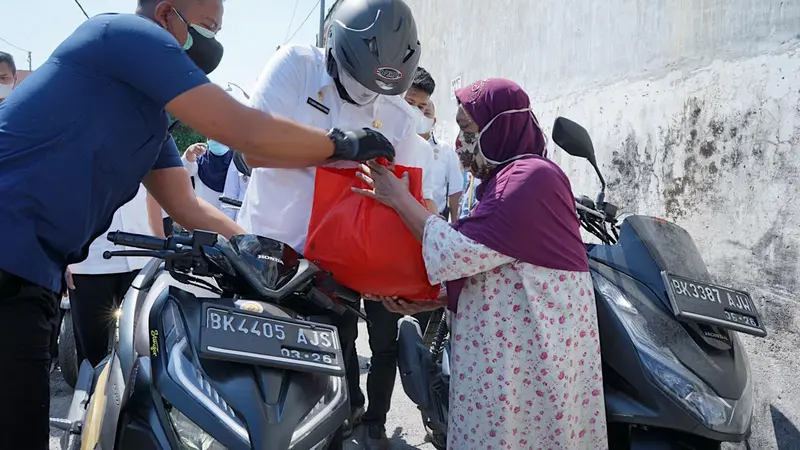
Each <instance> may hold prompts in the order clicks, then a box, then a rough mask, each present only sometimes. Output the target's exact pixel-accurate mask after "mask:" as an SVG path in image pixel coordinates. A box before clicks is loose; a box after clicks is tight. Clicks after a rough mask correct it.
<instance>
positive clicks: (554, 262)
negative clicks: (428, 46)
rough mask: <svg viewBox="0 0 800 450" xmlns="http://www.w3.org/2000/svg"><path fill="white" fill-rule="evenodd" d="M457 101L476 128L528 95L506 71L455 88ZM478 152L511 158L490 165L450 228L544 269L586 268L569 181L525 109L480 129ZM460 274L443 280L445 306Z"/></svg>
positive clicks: (453, 301)
mask: <svg viewBox="0 0 800 450" xmlns="http://www.w3.org/2000/svg"><path fill="white" fill-rule="evenodd" d="M456 97H457V98H458V101H459V103H460V104H461V105H462V106H463V107H464V109H465V110H466V111H467V113H469V115H470V116H471V117H472V120H474V121H475V122H476V123H477V124H478V126H479V127H481V129H483V127H485V126H486V124H488V123H489V121H491V120H492V119H493V118H495V116H497V115H498V114H500V113H502V112H504V111H509V110H519V109H528V108H530V99H529V98H528V95H527V94H526V93H525V91H523V90H522V88H521V87H519V86H518V85H517V84H516V83H514V82H512V81H509V80H505V79H498V78H493V79H488V80H483V81H478V82H475V83H473V84H471V85H469V86H467V87H465V88H462V89H459V90H458V91H456ZM480 144H481V149H482V150H483V153H484V155H485V156H486V157H487V158H489V159H492V160H495V161H507V160H509V159H511V158H514V157H520V156H522V155H530V156H528V157H523V158H521V159H516V160H514V161H512V162H510V163H508V164H504V165H501V166H500V167H498V168H497V169H495V170H494V171H493V172H492V174H491V175H490V177H489V179H487V180H482V182H481V185H480V186H479V187H478V189H477V192H476V194H477V197H478V205H477V206H476V207H475V210H474V211H473V212H472V214H471V215H470V216H469V217H466V218H464V219H461V220H459V221H458V223H457V224H456V225H454V228H455V229H456V230H458V231H459V232H460V233H462V234H464V235H465V236H467V237H468V238H470V239H472V240H474V241H476V242H479V243H481V244H483V245H485V246H487V247H489V248H491V249H492V250H495V251H497V252H500V253H502V254H504V255H507V256H511V257H512V258H514V259H518V260H520V261H523V262H526V263H529V264H533V265H536V266H540V267H546V268H550V269H558V270H565V271H574V272H586V271H588V270H589V265H588V263H587V260H586V248H585V247H584V245H583V242H582V240H581V235H580V223H579V222H578V217H577V214H576V213H575V199H574V197H573V195H572V187H571V186H570V183H569V179H568V178H567V176H566V175H565V174H564V172H563V171H562V170H561V169H560V168H559V167H558V166H557V165H556V164H555V163H554V162H552V161H550V160H548V159H545V158H544V156H545V154H546V147H545V140H544V133H543V132H542V130H541V129H540V128H539V126H538V124H536V123H535V122H534V121H533V119H532V118H531V115H530V114H528V113H511V114H503V115H502V116H499V117H497V119H495V121H494V122H492V125H491V126H490V127H489V128H488V129H486V130H485V132H483V134H482V135H481V142H480ZM464 281H465V280H464V279H463V278H462V279H460V280H456V281H451V282H448V283H447V294H448V307H449V308H450V309H451V310H453V311H455V310H456V305H457V303H458V297H459V295H460V294H461V289H462V288H463V286H464Z"/></svg>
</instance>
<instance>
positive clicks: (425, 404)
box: [397, 316, 434, 409]
mask: <svg viewBox="0 0 800 450" xmlns="http://www.w3.org/2000/svg"><path fill="white" fill-rule="evenodd" d="M397 348H398V351H397V367H398V369H399V370H400V380H401V381H402V383H403V390H404V391H405V392H406V395H407V396H408V398H410V399H411V401H412V402H414V403H415V404H416V405H417V406H419V407H420V408H421V409H428V408H430V407H431V396H430V385H431V383H432V382H433V380H432V379H431V376H432V375H431V374H432V372H433V369H434V363H433V360H432V359H431V352H430V349H428V348H427V347H425V344H424V343H423V341H422V330H421V329H420V326H419V322H418V321H417V319H415V318H413V317H411V316H405V317H403V318H402V319H400V320H399V321H398V322H397Z"/></svg>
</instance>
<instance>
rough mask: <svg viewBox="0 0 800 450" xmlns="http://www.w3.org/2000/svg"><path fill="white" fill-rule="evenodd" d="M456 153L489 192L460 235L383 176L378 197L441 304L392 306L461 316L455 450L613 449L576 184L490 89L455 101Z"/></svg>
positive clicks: (470, 91)
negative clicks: (415, 250) (410, 240)
mask: <svg viewBox="0 0 800 450" xmlns="http://www.w3.org/2000/svg"><path fill="white" fill-rule="evenodd" d="M456 96H457V98H458V102H459V111H458V115H457V116H456V121H457V122H458V125H459V127H460V128H461V133H460V135H459V139H458V142H457V144H458V145H457V152H458V153H459V157H460V158H461V161H462V163H463V166H464V168H465V169H467V170H469V171H470V172H471V173H472V174H473V175H474V176H475V177H477V178H478V179H480V180H481V184H480V186H479V187H478V189H477V196H478V199H479V201H478V204H477V206H476V207H475V209H474V210H473V212H472V214H471V215H470V216H469V217H466V218H463V219H461V220H460V221H459V222H458V223H457V224H455V225H453V226H452V227H451V226H450V225H448V223H447V222H446V221H444V220H442V219H441V218H439V217H437V216H435V215H432V214H431V213H429V212H428V211H427V210H426V209H425V207H424V206H423V205H420V204H419V203H418V202H417V201H416V200H414V198H413V197H412V196H411V195H410V194H409V192H408V188H407V186H406V184H405V182H404V180H402V179H399V178H397V177H395V176H394V175H393V174H392V173H391V172H389V171H388V170H386V169H384V168H383V167H381V166H380V165H377V164H373V163H370V164H369V165H368V166H364V167H363V170H364V174H363V175H362V179H363V180H364V181H365V182H366V183H367V184H368V185H369V186H370V189H369V190H358V189H355V190H356V191H357V192H360V193H361V194H363V195H365V196H367V197H370V198H374V199H376V200H378V201H380V202H382V203H384V204H385V205H387V206H389V207H391V208H393V209H394V210H395V211H397V213H398V214H399V216H400V217H401V218H402V219H403V221H404V222H405V224H406V225H407V227H408V228H409V229H410V230H411V231H412V233H414V234H415V235H416V236H417V237H418V239H419V240H420V241H421V242H422V252H423V257H424V260H425V265H426V269H427V272H428V278H429V280H430V282H431V283H442V282H446V285H447V289H446V291H447V297H446V299H442V300H440V301H432V302H430V301H429V302H406V301H403V300H396V299H383V302H384V304H385V305H386V307H387V308H389V309H391V310H393V311H395V312H400V313H403V314H413V313H416V312H419V311H422V310H426V309H434V308H436V307H440V306H442V305H443V304H446V305H447V306H448V308H449V309H450V310H451V311H453V312H454V313H455V314H454V320H453V329H452V332H451V337H452V341H451V342H452V344H453V345H452V350H453V354H452V375H451V389H450V423H449V426H448V448H450V449H477V448H481V449H529V448H531V449H533V448H543V449H554V448H561V449H599V448H606V447H607V444H606V420H605V413H604V405H603V391H602V389H603V383H602V373H601V364H600V344H599V341H598V333H597V318H596V310H595V304H594V297H593V288H592V280H591V277H590V275H589V272H588V264H587V260H586V253H585V248H584V246H583V244H582V242H581V237H580V232H579V223H578V219H577V217H576V214H575V206H574V200H573V196H572V190H571V187H570V183H569V180H568V179H567V177H566V175H565V174H564V173H563V172H562V171H561V169H559V167H558V166H557V165H556V164H555V163H553V162H551V161H549V160H548V159H545V157H544V156H545V138H544V135H543V133H542V131H541V129H540V128H539V125H538V123H537V121H536V118H535V116H534V115H533V112H532V111H531V106H530V100H529V98H528V95H527V94H526V93H525V92H524V91H523V90H522V88H520V87H519V86H518V85H516V84H515V83H513V82H511V81H508V80H502V79H490V80H484V81H480V82H476V83H473V84H472V85H470V86H467V87H466V88H463V89H460V90H459V91H457V92H456Z"/></svg>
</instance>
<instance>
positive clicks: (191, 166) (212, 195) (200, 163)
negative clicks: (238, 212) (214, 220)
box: [181, 139, 233, 210]
mask: <svg viewBox="0 0 800 450" xmlns="http://www.w3.org/2000/svg"><path fill="white" fill-rule="evenodd" d="M181 160H182V161H183V167H185V168H186V171H187V172H189V176H190V177H193V178H194V191H195V193H196V194H197V196H198V197H200V198H202V199H203V200H205V201H207V202H208V203H209V204H210V205H212V206H214V207H215V208H217V209H220V210H221V209H222V208H221V207H220V203H219V197H220V196H221V195H222V193H223V191H224V190H225V177H226V176H227V175H228V167H229V166H230V165H231V160H233V152H231V151H230V149H229V148H228V146H226V145H225V144H221V143H219V142H217V141H215V140H212V139H209V140H208V142H207V143H197V144H193V145H191V146H190V147H189V148H188V149H186V152H184V154H183V157H182V158H181Z"/></svg>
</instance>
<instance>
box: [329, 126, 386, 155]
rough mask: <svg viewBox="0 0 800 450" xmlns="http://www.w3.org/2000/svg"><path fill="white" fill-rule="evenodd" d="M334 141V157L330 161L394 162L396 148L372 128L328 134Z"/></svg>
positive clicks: (335, 129)
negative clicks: (384, 160)
mask: <svg viewBox="0 0 800 450" xmlns="http://www.w3.org/2000/svg"><path fill="white" fill-rule="evenodd" d="M328 137H329V138H330V140H331V141H333V147H334V150H333V155H331V157H330V159H334V160H347V161H369V160H370V159H375V158H380V157H384V158H386V159H388V160H389V161H392V160H394V146H393V145H392V143H391V142H389V140H388V139H386V138H385V137H384V136H383V135H382V134H380V133H379V132H377V131H375V130H372V129H370V128H362V129H360V130H356V131H342V130H340V129H338V128H334V129H332V130H331V131H330V132H328Z"/></svg>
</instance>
